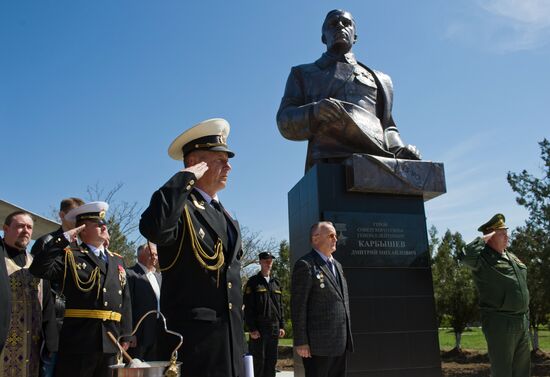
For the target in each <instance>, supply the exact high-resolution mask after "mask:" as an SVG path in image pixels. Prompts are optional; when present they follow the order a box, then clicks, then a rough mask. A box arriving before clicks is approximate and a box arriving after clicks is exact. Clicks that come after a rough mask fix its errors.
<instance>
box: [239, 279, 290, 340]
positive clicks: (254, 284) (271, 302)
mask: <svg viewBox="0 0 550 377" xmlns="http://www.w3.org/2000/svg"><path fill="white" fill-rule="evenodd" d="M244 320H245V322H246V325H247V326H248V329H249V330H250V331H256V330H259V329H260V328H265V327H270V326H273V325H277V326H278V329H284V319H283V302H282V291H281V283H280V282H279V279H277V278H276V277H273V276H271V277H270V278H269V283H268V282H267V280H265V278H264V277H263V275H262V272H261V271H260V272H258V273H257V274H256V275H254V276H252V277H251V278H250V279H248V281H247V282H246V286H245V289H244Z"/></svg>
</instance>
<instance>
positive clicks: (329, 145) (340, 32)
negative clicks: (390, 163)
mask: <svg viewBox="0 0 550 377" xmlns="http://www.w3.org/2000/svg"><path fill="white" fill-rule="evenodd" d="M356 39H357V35H356V33H355V21H354V20H353V17H352V15H351V14H350V13H349V12H346V11H344V10H338V9H337V10H332V11H330V12H329V13H328V14H327V16H326V18H325V21H324V22H323V27H322V39H321V40H322V42H323V43H324V44H326V46H327V50H326V52H325V53H324V54H323V55H322V56H321V57H320V58H319V59H318V60H317V61H315V62H314V63H312V64H303V65H299V66H296V67H293V68H292V70H291V71H290V75H289V77H288V80H287V83H286V88H285V93H284V96H283V98H282V100H281V105H280V107H279V111H278V112H277V125H278V127H279V131H280V132H281V134H282V135H283V136H284V137H285V138H287V139H289V140H308V151H307V159H306V171H307V170H308V169H309V168H311V167H312V166H313V165H315V164H316V163H317V162H336V161H343V160H344V159H346V158H348V157H349V156H350V155H352V154H353V153H366V154H371V155H376V156H382V157H395V158H399V159H410V160H419V159H420V153H419V152H418V150H417V149H416V147H414V146H412V145H405V144H404V143H403V141H402V140H401V137H400V135H399V131H398V130H397V127H396V125H395V123H394V121H393V118H392V114H391V110H392V102H393V86H392V82H391V79H390V77H389V76H388V75H386V74H384V73H382V72H379V71H375V70H373V69H371V68H369V67H367V66H365V65H363V64H361V63H359V62H358V61H357V60H355V56H354V55H353V53H352V51H351V48H352V46H353V44H354V43H355V41H356Z"/></svg>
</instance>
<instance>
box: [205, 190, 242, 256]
mask: <svg viewBox="0 0 550 377" xmlns="http://www.w3.org/2000/svg"><path fill="white" fill-rule="evenodd" d="M210 205H211V206H212V207H213V208H214V209H215V210H216V211H218V212H219V213H220V215H221V217H220V219H223V220H221V221H223V222H222V224H223V225H224V227H225V229H226V232H227V237H228V241H229V248H230V249H231V250H232V249H233V246H234V245H235V238H236V235H235V234H234V230H233V228H232V227H230V226H229V224H228V223H227V220H226V218H225V211H224V209H223V206H222V204H221V203H220V202H219V201H217V200H215V199H212V201H211V202H210Z"/></svg>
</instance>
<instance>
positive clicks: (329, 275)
mask: <svg viewBox="0 0 550 377" xmlns="http://www.w3.org/2000/svg"><path fill="white" fill-rule="evenodd" d="M312 253H314V256H315V262H316V263H317V265H318V267H319V268H320V269H321V271H323V273H324V274H325V276H326V277H327V279H328V281H329V282H330V283H331V284H332V286H333V287H334V289H335V290H336V292H338V294H339V295H340V296H342V298H343V297H344V296H343V294H342V290H341V289H340V287H339V284H338V282H337V281H336V276H334V274H333V273H332V271H331V270H330V269H329V268H328V265H327V264H326V263H325V261H324V260H323V258H321V257H320V256H319V254H318V253H317V252H316V251H315V250H313V251H312Z"/></svg>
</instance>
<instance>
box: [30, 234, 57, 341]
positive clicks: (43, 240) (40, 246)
mask: <svg viewBox="0 0 550 377" xmlns="http://www.w3.org/2000/svg"><path fill="white" fill-rule="evenodd" d="M56 237H63V228H62V227H59V228H58V229H56V230H54V231H53V232H50V233H47V234H45V235H43V236H42V237H40V238H38V239H37V240H36V241H34V244H33V245H32V248H31V254H32V255H33V256H34V255H36V254H38V253H40V252H42V251H44V249H45V248H46V244H47V243H48V242H49V241H51V240H52V239H53V238H56ZM50 284H51V289H50V294H51V298H52V300H53V303H54V305H55V306H54V308H55V318H56V321H57V330H58V331H61V326H62V325H63V316H64V312H65V301H64V299H63V297H61V295H60V294H59V291H60V290H61V287H59V286H58V285H57V284H56V283H52V282H50Z"/></svg>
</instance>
